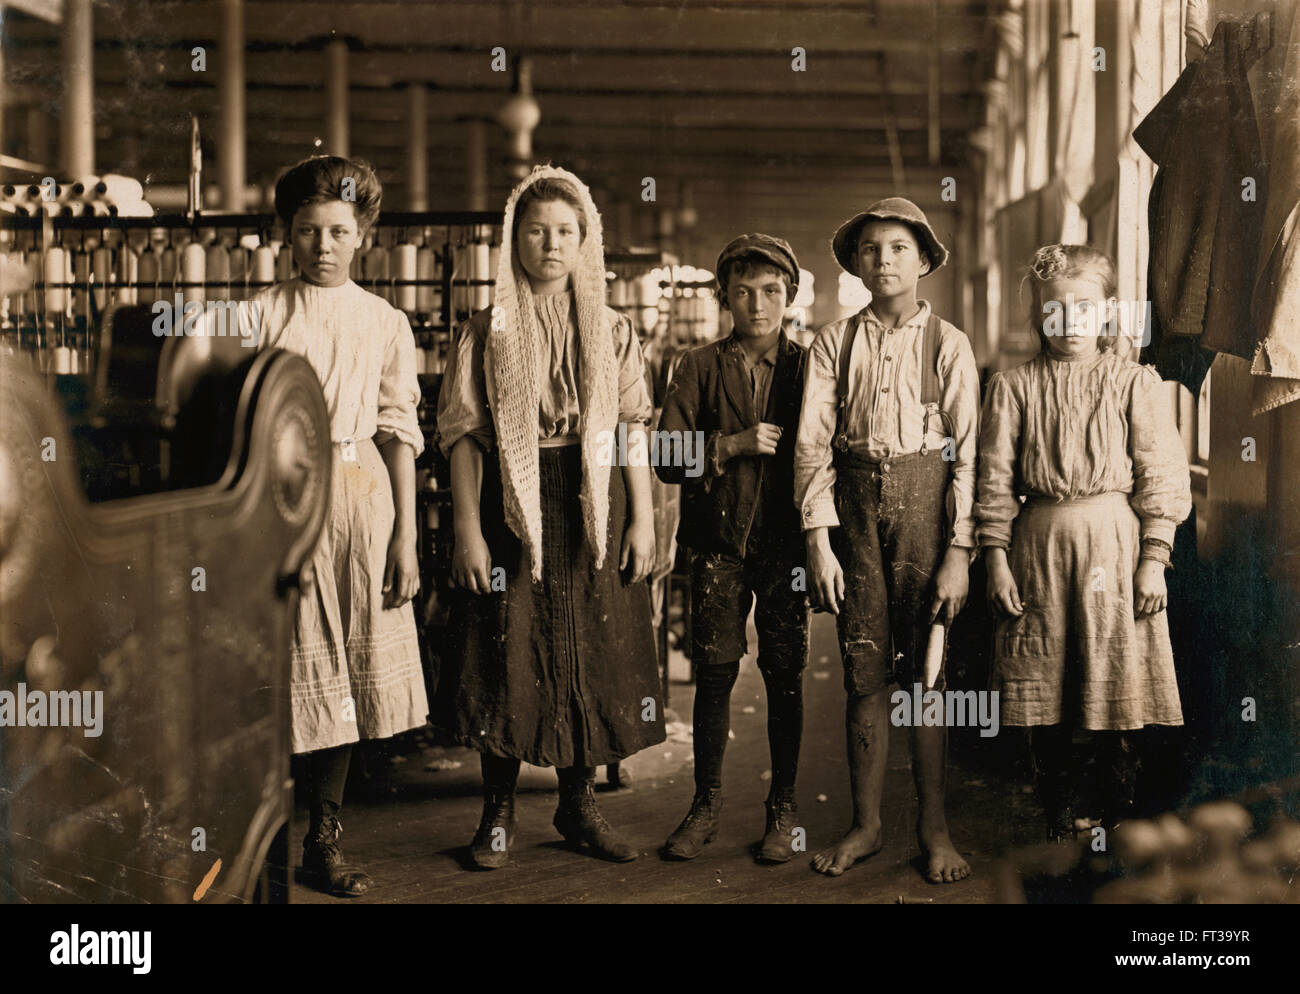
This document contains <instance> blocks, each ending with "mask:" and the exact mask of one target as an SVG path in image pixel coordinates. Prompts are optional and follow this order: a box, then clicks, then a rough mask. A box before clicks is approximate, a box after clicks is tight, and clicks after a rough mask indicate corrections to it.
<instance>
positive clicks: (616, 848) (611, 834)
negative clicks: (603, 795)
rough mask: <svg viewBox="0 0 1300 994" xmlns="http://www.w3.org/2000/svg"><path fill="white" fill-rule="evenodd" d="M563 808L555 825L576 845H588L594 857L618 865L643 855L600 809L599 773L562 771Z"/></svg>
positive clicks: (559, 811)
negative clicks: (619, 832) (596, 786)
mask: <svg viewBox="0 0 1300 994" xmlns="http://www.w3.org/2000/svg"><path fill="white" fill-rule="evenodd" d="M559 776H560V805H559V807H558V808H557V809H556V811H555V818H554V820H553V821H552V824H554V825H555V828H556V831H558V832H559V833H560V834H561V835H563V836H564V839H565V841H566V842H568V843H569V844H570V845H572V846H582V845H586V846H589V847H590V848H591V851H592V854H593V855H595V856H599V857H600V858H601V859H607V860H610V861H611V862H614V863H630V862H631V861H632V860H634V859H636V858H637V856H639V855H640V853H639V851H638V850H637V848H636V846H634V845H632V844H631V843H629V842H627V841H626V840H624V839H623V838H622V836H620V835H619V834H618V833H617V832H616V831H614V828H613V826H612V825H610V823H609V822H607V821H606V820H605V818H604V816H603V815H602V814H601V813H600V808H598V807H597V806H596V795H595V793H594V790H593V788H594V786H595V782H596V773H595V770H585V769H582V768H580V767H573V768H572V769H571V770H561V771H560V772H559Z"/></svg>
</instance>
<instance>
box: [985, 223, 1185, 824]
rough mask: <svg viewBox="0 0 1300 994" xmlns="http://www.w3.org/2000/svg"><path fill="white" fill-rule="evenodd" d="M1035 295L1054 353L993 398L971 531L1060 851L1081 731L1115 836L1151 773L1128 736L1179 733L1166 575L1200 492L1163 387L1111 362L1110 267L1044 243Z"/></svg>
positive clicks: (998, 652) (1016, 712)
mask: <svg viewBox="0 0 1300 994" xmlns="http://www.w3.org/2000/svg"><path fill="white" fill-rule="evenodd" d="M1028 280H1029V282H1030V284H1031V286H1032V290H1033V311H1032V314H1033V321H1034V326H1035V328H1036V329H1037V331H1038V334H1039V336H1040V338H1041V340H1042V342H1043V350H1042V351H1041V352H1040V353H1039V354H1038V355H1037V356H1035V357H1034V358H1033V359H1031V360H1029V361H1028V362H1027V363H1025V364H1024V365H1022V366H1019V367H1017V368H1016V369H1012V370H1008V371H1006V372H1003V373H997V374H995V375H994V376H993V378H992V380H991V381H990V383H989V387H988V391H987V394H986V396H985V401H984V413H983V417H982V419H981V422H980V425H981V427H980V444H979V472H978V487H977V499H976V505H975V519H976V525H977V538H978V541H979V544H980V547H981V548H982V549H983V552H984V558H985V562H986V564H987V566H988V590H989V599H990V602H991V603H992V605H993V607H994V609H995V611H997V612H998V613H1000V614H1001V616H1002V620H1001V621H1000V623H999V624H998V628H997V635H996V639H995V643H994V661H993V689H995V690H998V691H1000V693H1001V702H1000V703H1001V718H1002V723H1003V724H1005V725H1022V726H1028V727H1029V728H1030V729H1031V734H1030V743H1031V752H1032V758H1033V763H1034V769H1035V775H1036V779H1037V786H1038V791H1039V796H1040V799H1041V800H1042V803H1043V807H1044V810H1045V813H1046V815H1047V835H1048V838H1049V839H1052V840H1059V839H1062V838H1064V837H1067V836H1069V835H1070V834H1072V831H1073V817H1072V812H1071V811H1070V798H1069V792H1070V786H1071V783H1072V782H1073V781H1074V779H1075V778H1076V775H1077V772H1078V771H1077V770H1076V769H1075V768H1074V767H1073V765H1072V762H1071V752H1072V737H1073V732H1074V730H1075V729H1076V728H1079V729H1086V730H1088V731H1090V732H1093V733H1095V734H1094V735H1093V736H1092V739H1093V741H1094V743H1095V745H1096V747H1097V748H1098V749H1099V751H1100V753H1101V757H1100V758H1101V760H1102V762H1101V764H1100V767H1101V769H1102V771H1103V774H1102V775H1103V780H1104V781H1105V783H1104V784H1103V794H1104V797H1103V808H1104V810H1103V811H1102V818H1103V824H1109V825H1114V824H1115V823H1116V822H1117V821H1119V820H1122V818H1123V817H1124V816H1125V814H1126V813H1127V812H1128V810H1129V809H1130V807H1131V805H1132V803H1133V785H1134V780H1135V776H1136V772H1137V771H1136V765H1137V764H1136V759H1137V757H1136V753H1135V747H1134V742H1133V741H1132V737H1131V736H1128V735H1125V734H1124V733H1125V732H1130V731H1133V730H1136V729H1141V728H1144V727H1145V726H1147V725H1181V724H1182V723H1183V717H1182V709H1181V706H1180V702H1179V697H1178V683H1177V680H1176V677H1175V673H1174V659H1173V651H1172V649H1171V647H1170V642H1169V623H1168V619H1167V616H1166V614H1165V603H1166V599H1167V593H1166V588H1165V578H1164V571H1165V569H1166V568H1167V567H1168V566H1169V561H1170V552H1171V548H1172V545H1173V540H1174V529H1175V528H1176V527H1177V526H1178V524H1179V523H1180V522H1181V521H1183V519H1184V518H1186V517H1187V515H1188V514H1189V513H1190V511H1191V487H1190V478H1189V474H1188V469H1187V458H1186V454H1185V452H1184V450H1183V446H1182V441H1181V439H1180V437H1179V435H1178V430H1177V427H1176V426H1175V424H1174V420H1173V413H1172V411H1171V409H1170V405H1169V403H1168V401H1167V398H1166V393H1165V389H1164V385H1163V384H1162V383H1161V380H1160V377H1159V376H1158V375H1157V374H1156V372H1155V370H1154V369H1151V368H1150V367H1147V366H1140V365H1138V364H1137V363H1134V362H1131V361H1129V360H1128V359H1126V358H1123V357H1122V356H1121V355H1120V354H1119V353H1118V352H1117V351H1116V350H1114V349H1112V348H1109V347H1108V346H1109V345H1110V344H1112V343H1113V342H1114V341H1115V339H1114V338H1113V337H1112V336H1113V335H1114V333H1115V331H1116V329H1115V327H1114V326H1113V324H1109V325H1107V324H1103V321H1104V320H1105V317H1106V315H1107V313H1108V311H1109V307H1108V305H1109V304H1111V303H1113V300H1114V295H1115V270H1114V265H1113V264H1112V263H1111V261H1110V259H1108V258H1107V257H1106V256H1105V255H1103V254H1102V253H1100V252H1098V251H1097V250H1095V249H1093V248H1090V247H1088V246H1085V245H1048V246H1046V247H1044V248H1040V249H1039V250H1038V252H1037V253H1036V254H1035V256H1034V261H1033V265H1032V268H1031V270H1030V272H1029V275H1028ZM1022 498H1023V504H1022Z"/></svg>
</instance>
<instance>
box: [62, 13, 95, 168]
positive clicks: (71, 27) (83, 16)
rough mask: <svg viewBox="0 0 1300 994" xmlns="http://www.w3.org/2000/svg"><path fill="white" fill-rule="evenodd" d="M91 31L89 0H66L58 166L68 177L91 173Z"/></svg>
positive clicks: (92, 16) (92, 19)
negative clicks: (60, 143)
mask: <svg viewBox="0 0 1300 994" xmlns="http://www.w3.org/2000/svg"><path fill="white" fill-rule="evenodd" d="M93 30H94V15H93V14H92V12H91V7H90V0H66V2H65V3H64V5H63V35H62V45H61V52H62V57H63V108H62V118H61V125H62V128H63V146H62V148H61V149H60V162H59V165H60V167H61V169H62V171H63V174H64V176H65V177H66V178H67V179H69V180H73V179H79V178H80V177H82V176H90V175H92V174H93V173H94V172H95V119H94V114H95V106H94V83H95V76H94V61H93V58H94V36H93Z"/></svg>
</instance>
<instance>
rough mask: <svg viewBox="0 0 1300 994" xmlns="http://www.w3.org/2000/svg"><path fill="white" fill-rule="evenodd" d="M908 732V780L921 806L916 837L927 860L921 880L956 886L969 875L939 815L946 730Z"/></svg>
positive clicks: (944, 787)
mask: <svg viewBox="0 0 1300 994" xmlns="http://www.w3.org/2000/svg"><path fill="white" fill-rule="evenodd" d="M911 732H912V735H911V740H912V778H913V779H914V780H915V781H916V796H917V799H918V800H919V801H920V806H921V813H920V817H919V818H918V819H917V823H916V836H917V839H918V840H919V841H920V843H921V848H922V849H923V850H924V851H925V854H926V857H927V859H928V860H929V867H928V869H927V870H926V874H925V877H926V879H927V880H929V881H930V883H932V884H951V883H956V882H957V881H958V880H962V879H964V878H966V877H968V876H970V864H969V863H967V862H966V861H965V860H964V859H962V858H961V855H960V854H959V853H958V852H957V850H956V848H955V847H954V846H953V844H952V839H951V838H949V836H948V820H947V818H946V817H945V816H944V812H943V796H944V793H945V791H946V790H947V788H948V729H947V728H945V727H944V726H943V725H922V726H920V727H919V728H913V729H912V730H911Z"/></svg>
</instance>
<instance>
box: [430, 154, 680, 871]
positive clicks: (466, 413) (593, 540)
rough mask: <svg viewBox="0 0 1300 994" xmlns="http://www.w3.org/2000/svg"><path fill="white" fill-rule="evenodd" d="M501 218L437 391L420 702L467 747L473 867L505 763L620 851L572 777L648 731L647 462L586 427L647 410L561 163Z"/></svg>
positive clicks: (620, 843)
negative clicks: (443, 572) (452, 600)
mask: <svg viewBox="0 0 1300 994" xmlns="http://www.w3.org/2000/svg"><path fill="white" fill-rule="evenodd" d="M503 232H504V233H503V242H502V248H501V262H500V265H499V272H498V275H497V283H496V290H495V296H494V300H493V306H492V308H491V309H490V310H484V311H481V312H479V313H478V314H476V315H475V316H474V317H473V318H471V319H470V320H469V321H468V322H466V323H465V324H464V325H462V326H461V327H460V328H458V329H457V331H456V334H455V337H454V340H453V342H452V348H451V353H450V356H449V359H448V365H447V370H446V372H445V374H444V379H443V387H442V393H441V396H440V398H439V403H438V434H439V445H440V446H441V448H442V450H443V452H444V453H445V454H447V455H448V456H449V458H450V460H451V474H452V499H453V509H454V513H455V543H456V544H455V552H454V558H453V564H452V580H453V582H454V583H455V584H456V585H457V586H458V587H460V588H461V593H460V595H459V601H458V603H457V604H455V605H454V606H453V617H457V618H460V619H462V620H461V623H460V624H459V625H458V626H456V628H455V631H454V632H453V637H452V643H453V644H451V645H450V646H448V652H447V653H446V655H445V662H444V665H443V667H442V671H441V672H440V674H439V682H438V690H437V695H436V699H435V702H434V707H433V712H434V713H433V715H432V719H433V721H434V723H435V724H437V725H439V726H441V727H444V728H446V729H448V730H449V731H450V732H451V733H452V734H453V735H454V736H456V737H457V738H458V739H460V740H461V741H464V742H466V743H467V744H469V745H472V746H474V747H475V748H477V749H479V750H480V751H481V752H482V754H483V758H482V764H483V785H484V807H483V817H482V820H481V822H480V825H479V829H478V832H477V834H476V835H475V836H474V841H473V842H472V844H471V847H470V853H471V860H472V862H473V863H474V864H475V865H476V866H478V867H480V868H483V869H492V868H496V867H499V866H503V865H505V863H506V862H507V860H508V849H509V844H510V842H511V840H512V838H513V833H514V796H515V781H516V778H517V776H518V771H519V763H520V761H524V762H528V763H532V764H534V765H542V766H555V767H556V768H557V769H558V772H559V779H560V806H559V809H558V810H557V812H556V815H555V819H554V824H555V827H556V828H557V829H558V830H559V831H560V833H561V834H562V835H564V836H565V838H566V839H567V840H569V841H570V842H571V843H573V844H576V845H583V844H585V845H587V846H589V847H590V848H591V850H592V851H593V852H594V853H595V854H596V855H598V856H601V857H603V858H606V859H611V860H616V861H626V860H630V859H635V858H636V856H637V853H638V850H637V849H636V847H634V846H632V845H630V844H629V843H627V842H626V841H624V840H623V839H621V838H620V837H619V836H618V835H617V833H615V832H614V830H613V829H612V828H610V826H609V825H608V823H606V822H605V820H604V819H603V818H602V817H601V815H600V812H599V810H598V809H597V808H596V802H595V797H594V795H593V793H592V784H593V782H594V776H595V767H597V766H602V765H605V764H607V763H611V762H616V761H618V760H619V759H622V758H624V757H626V756H629V755H631V754H632V753H634V752H637V751H639V750H641V749H644V748H645V747H646V746H649V745H653V744H655V743H658V742H662V741H663V740H664V730H663V718H662V710H663V709H662V702H661V701H660V700H659V697H660V694H659V686H658V667H657V657H656V651H655V646H654V639H653V634H652V629H651V624H650V599H649V589H648V586H647V584H646V583H645V578H646V576H647V575H648V574H649V572H650V568H651V566H652V563H653V559H654V552H655V544H654V527H653V512H652V508H651V498H650V470H649V468H648V466H623V467H621V468H617V469H613V470H612V469H611V465H610V464H611V462H612V459H611V458H610V457H611V455H612V452H611V448H610V446H608V445H602V444H601V442H602V441H607V440H608V438H609V437H610V436H611V434H613V433H615V432H617V431H618V430H619V426H620V424H624V425H627V429H628V434H629V443H628V445H627V447H626V451H628V452H633V451H635V450H636V444H635V443H634V442H633V441H632V440H631V438H630V436H632V435H634V434H635V433H637V432H644V430H645V428H646V426H647V425H648V423H649V421H650V418H651V416H652V413H653V408H652V406H651V401H650V397H649V393H648V390H647V388H646V382H645V366H644V359H643V358H642V354H641V346H640V343H639V341H638V339H637V335H636V333H635V331H634V329H633V328H632V325H631V323H630V322H629V321H628V320H627V319H626V318H624V317H623V316H621V315H619V314H618V313H617V312H615V311H613V310H612V309H610V308H608V307H606V306H605V261H604V248H603V243H602V237H601V226H600V215H599V214H598V213H597V211H596V207H595V204H594V203H592V200H591V195H590V193H589V192H588V190H587V188H586V187H585V186H584V185H583V184H582V182H581V181H580V180H579V179H578V178H577V177H576V176H574V175H573V174H572V173H569V172H566V171H565V170H562V169H554V168H551V167H549V166H543V167H538V168H537V169H535V170H534V171H533V173H532V174H531V175H530V176H529V177H528V178H527V179H525V180H524V181H523V183H521V184H520V185H519V186H518V187H517V188H516V189H515V191H514V192H513V193H512V194H511V196H510V199H509V201H508V202H507V204H506V211H505V220H504V229H503ZM642 441H644V439H643V440H642ZM643 451H646V450H643Z"/></svg>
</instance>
